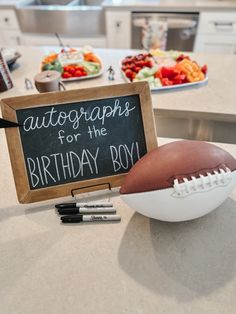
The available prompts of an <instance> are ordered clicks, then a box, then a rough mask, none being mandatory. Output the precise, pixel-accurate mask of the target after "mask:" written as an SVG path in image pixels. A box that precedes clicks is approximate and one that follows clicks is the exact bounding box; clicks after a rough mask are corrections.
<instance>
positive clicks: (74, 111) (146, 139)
mask: <svg viewBox="0 0 236 314" xmlns="http://www.w3.org/2000/svg"><path fill="white" fill-rule="evenodd" d="M1 108H2V115H3V118H4V119H7V120H10V121H14V122H17V123H19V124H20V125H21V126H20V127H16V128H10V129H6V130H5V131H6V137H7V143H8V148H9V155H10V160H11V165H12V170H13V175H14V180H15V185H16V191H17V196H18V200H19V202H20V203H31V202H37V201H42V200H46V199H52V198H57V197H62V196H66V195H69V194H70V192H71V190H72V189H76V188H80V187H86V186H89V185H96V184H101V183H105V182H109V183H110V185H111V187H117V186H120V185H121V184H122V182H123V179H124V177H125V175H126V174H127V172H128V171H129V169H130V168H131V167H132V165H133V164H134V163H135V162H136V161H137V160H138V159H139V158H141V157H142V156H143V155H144V154H145V153H146V152H149V151H151V150H153V149H154V148H156V147H157V138H156V131H155V123H154V117H153V108H152V104H151V95H150V89H149V86H148V83H147V82H138V83H132V84H130V83H129V84H118V85H112V86H102V87H94V88H87V89H78V90H70V91H64V92H52V93H44V94H37V95H28V96H19V97H13V98H7V99H2V101H1ZM78 131H81V132H80V133H79V132H78ZM95 148H96V149H95ZM96 189H101V187H100V186H99V187H98V188H94V190H96ZM83 191H85V192H86V189H84V190H83Z"/></svg>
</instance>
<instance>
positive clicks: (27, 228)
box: [0, 130, 236, 314]
mask: <svg viewBox="0 0 236 314" xmlns="http://www.w3.org/2000/svg"><path fill="white" fill-rule="evenodd" d="M169 141H171V140H169V139H159V144H162V143H166V142H169ZM219 146H220V147H223V148H225V149H227V150H228V151H229V152H231V153H232V154H233V155H234V156H235V157H236V145H226V144H220V145H219ZM0 147H1V154H0V164H1V180H0V252H1V254H0V279H1V280H0V304H1V313H4V314H31V313H34V314H65V313H66V314H78V313H79V314H94V313H96V314H125V313H127V314H159V313H160V314H162V313H163V314H170V313H171V314H172V313H174V314H199V313H201V314H234V313H235V308H236V299H235V293H236V246H235V243H236V233H235V230H236V189H235V190H234V192H233V193H232V194H231V196H230V197H229V198H228V199H227V200H226V201H225V202H224V203H223V204H222V205H221V206H220V207H219V208H218V209H216V210H215V211H213V212H212V213H211V214H209V215H207V216H205V217H202V218H200V219H197V220H194V221H190V222H183V223H164V222H160V221H157V220H153V219H149V218H147V217H144V216H142V215H140V214H138V213H135V212H134V211H133V210H132V209H131V208H129V207H128V206H126V205H125V204H124V203H123V202H122V201H121V199H120V198H119V197H118V196H117V197H115V198H113V199H112V202H113V203H114V205H115V207H116V208H117V212H118V214H120V215H121V217H122V221H121V222H120V223H115V224H99V223H97V224H94V223H91V224H86V223H84V224H74V225H61V224H60V222H59V217H58V216H57V215H56V213H55V210H54V205H55V204H56V203H60V202H65V201H70V200H71V198H69V197H68V198H63V199H57V200H52V201H48V202H41V203H35V204H28V205H19V204H18V201H17V198H16V192H15V188H14V183H13V176H12V172H11V168H10V163H9V157H8V154H7V147H6V139H5V134H4V130H0ZM190 210H191V209H190Z"/></svg>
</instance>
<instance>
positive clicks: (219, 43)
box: [194, 35, 236, 54]
mask: <svg viewBox="0 0 236 314" xmlns="http://www.w3.org/2000/svg"><path fill="white" fill-rule="evenodd" d="M194 52H209V53H225V54H235V53H236V37H235V36H220V35H219V36H213V35H199V36H197V39H196V43H195V47H194Z"/></svg>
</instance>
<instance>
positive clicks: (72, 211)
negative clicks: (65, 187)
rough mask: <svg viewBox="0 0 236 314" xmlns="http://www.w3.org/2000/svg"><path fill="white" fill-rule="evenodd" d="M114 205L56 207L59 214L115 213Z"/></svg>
mask: <svg viewBox="0 0 236 314" xmlns="http://www.w3.org/2000/svg"><path fill="white" fill-rule="evenodd" d="M115 212H116V209H115V208H114V207H77V208H58V214H59V215H76V214H89V213H115Z"/></svg>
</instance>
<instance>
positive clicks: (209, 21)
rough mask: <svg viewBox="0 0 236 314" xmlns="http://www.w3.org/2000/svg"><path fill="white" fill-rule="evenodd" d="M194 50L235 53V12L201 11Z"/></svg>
mask: <svg viewBox="0 0 236 314" xmlns="http://www.w3.org/2000/svg"><path fill="white" fill-rule="evenodd" d="M194 51H202V52H211V53H212V52H213V53H214V52H216V53H230V54H236V12H232V13H231V12H203V13H201V14H200V20H199V25H198V32H197V37H196V41H195V47H194Z"/></svg>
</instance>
